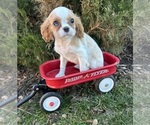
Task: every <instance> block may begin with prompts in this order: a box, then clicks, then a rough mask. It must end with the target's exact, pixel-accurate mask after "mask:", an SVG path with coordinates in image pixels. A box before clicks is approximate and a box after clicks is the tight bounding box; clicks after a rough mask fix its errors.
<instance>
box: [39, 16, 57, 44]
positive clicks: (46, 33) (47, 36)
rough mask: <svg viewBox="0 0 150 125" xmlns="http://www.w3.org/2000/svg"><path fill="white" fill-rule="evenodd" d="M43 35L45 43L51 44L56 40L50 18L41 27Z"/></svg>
mask: <svg viewBox="0 0 150 125" xmlns="http://www.w3.org/2000/svg"><path fill="white" fill-rule="evenodd" d="M41 34H42V38H43V39H44V41H45V42H49V41H51V40H53V39H54V37H53V32H52V31H51V29H50V21H49V19H48V18H46V20H45V21H44V22H43V24H42V25H41Z"/></svg>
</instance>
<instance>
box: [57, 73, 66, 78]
mask: <svg viewBox="0 0 150 125" xmlns="http://www.w3.org/2000/svg"><path fill="white" fill-rule="evenodd" d="M62 76H65V74H64V73H58V74H57V75H56V76H55V78H58V77H62Z"/></svg>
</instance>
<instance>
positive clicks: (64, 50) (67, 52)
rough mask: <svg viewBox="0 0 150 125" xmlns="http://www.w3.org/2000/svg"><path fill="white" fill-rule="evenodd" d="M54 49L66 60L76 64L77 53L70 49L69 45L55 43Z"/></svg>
mask: <svg viewBox="0 0 150 125" xmlns="http://www.w3.org/2000/svg"><path fill="white" fill-rule="evenodd" d="M55 51H56V52H57V53H58V54H59V55H60V56H63V57H64V58H66V59H67V60H68V61H70V62H73V63H75V64H78V62H79V61H78V58H77V55H76V54H75V53H74V52H73V51H72V48H71V47H70V46H67V45H66V46H62V45H59V44H56V45H55Z"/></svg>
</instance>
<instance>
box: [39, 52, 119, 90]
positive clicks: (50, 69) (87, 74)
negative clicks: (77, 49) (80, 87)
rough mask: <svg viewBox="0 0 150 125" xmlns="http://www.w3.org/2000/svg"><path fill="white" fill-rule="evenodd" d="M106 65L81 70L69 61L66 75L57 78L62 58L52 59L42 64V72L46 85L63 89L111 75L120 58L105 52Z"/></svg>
mask: <svg viewBox="0 0 150 125" xmlns="http://www.w3.org/2000/svg"><path fill="white" fill-rule="evenodd" d="M103 56H104V66H103V67H99V68H95V69H91V70H88V71H84V72H80V71H79V70H78V69H77V68H75V67H74V66H75V64H73V63H71V62H68V63H67V66H66V71H65V76H63V77H58V78H55V75H56V74H57V73H58V72H59V69H60V68H59V65H60V60H59V59H57V60H52V61H48V62H45V63H43V64H42V65H40V74H41V77H42V78H43V79H45V81H46V85H47V86H48V87H50V88H53V89H61V88H65V87H69V86H72V85H76V84H80V83H84V82H87V81H91V80H96V79H99V78H103V77H106V76H110V75H112V74H114V73H115V72H116V65H117V64H118V63H119V59H118V58H117V57H115V56H114V55H112V54H110V53H108V52H103Z"/></svg>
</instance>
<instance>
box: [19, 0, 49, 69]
mask: <svg viewBox="0 0 150 125" xmlns="http://www.w3.org/2000/svg"><path fill="white" fill-rule="evenodd" d="M24 3H25V4H24ZM18 6H19V8H18V64H19V65H21V66H25V67H26V68H29V69H32V70H38V67H39V65H40V64H41V63H43V62H44V61H46V60H48V58H49V57H48V55H49V54H48V51H47V48H46V45H45V43H44V42H43V40H42V38H41V36H40V33H39V29H40V28H39V27H38V25H37V24H35V21H36V19H34V14H35V13H32V14H31V12H32V11H33V10H32V7H31V6H33V4H32V3H31V1H30V0H28V1H23V0H20V1H19V3H18ZM28 7H29V8H30V9H27V8H28Z"/></svg>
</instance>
